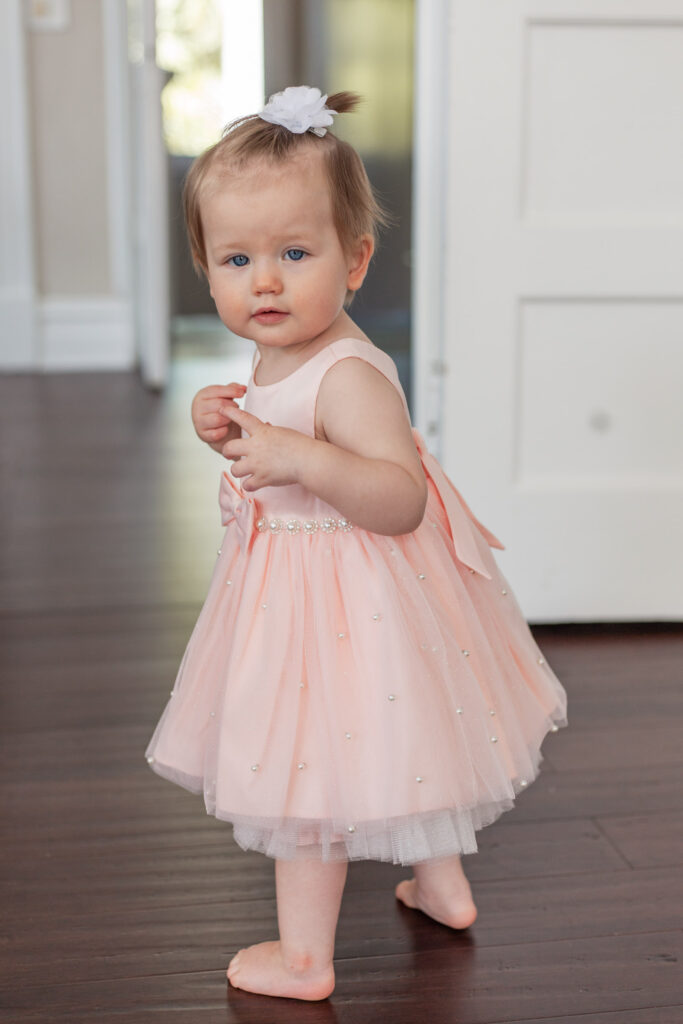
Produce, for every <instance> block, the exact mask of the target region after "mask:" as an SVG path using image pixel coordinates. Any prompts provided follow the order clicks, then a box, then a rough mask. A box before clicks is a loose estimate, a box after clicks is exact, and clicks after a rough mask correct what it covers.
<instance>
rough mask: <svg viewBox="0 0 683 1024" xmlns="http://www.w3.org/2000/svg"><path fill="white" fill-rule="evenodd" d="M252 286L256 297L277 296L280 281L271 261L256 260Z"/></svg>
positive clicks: (280, 288)
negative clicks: (264, 295)
mask: <svg viewBox="0 0 683 1024" xmlns="http://www.w3.org/2000/svg"><path fill="white" fill-rule="evenodd" d="M252 286H253V289H254V291H255V292H256V294H257V295H262V294H269V295H279V294H280V292H281V291H282V280H281V278H280V274H279V272H278V269H277V265H276V263H275V262H274V261H273V260H258V261H257V262H256V264H255V266H254V273H253V277H252Z"/></svg>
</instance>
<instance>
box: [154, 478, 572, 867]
mask: <svg viewBox="0 0 683 1024" xmlns="http://www.w3.org/2000/svg"><path fill="white" fill-rule="evenodd" d="M434 472H435V471H434ZM428 483H429V500H428V505H427V512H426V515H425V518H424V520H423V522H422V524H421V525H420V527H419V528H418V529H417V530H416V531H415V532H413V533H410V534H405V535H401V536H398V537H385V536H381V535H378V534H374V533H369V532H367V531H365V530H362V529H359V528H357V527H355V528H353V529H352V530H351V531H348V532H346V531H342V530H336V531H334V532H332V533H326V532H324V531H322V530H319V531H317V532H315V533H313V534H312V535H307V534H304V533H301V532H300V533H298V534H296V535H288V534H287V533H286V532H284V533H277V534H273V533H271V532H270V531H266V532H264V533H257V532H253V533H252V534H251V535H250V536H249V538H248V543H240V537H239V536H238V531H237V530H236V529H235V523H234V522H233V523H231V524H230V525H228V527H227V529H226V534H225V538H224V541H223V545H222V549H221V552H220V554H219V556H218V559H217V562H216V565H215V568H214V571H213V576H212V579H211V583H210V587H209V592H208V595H207V598H206V601H205V603H204V606H203V608H202V611H201V613H200V615H199V618H198V620H197V623H196V625H195V628H194V631H193V633H192V635H191V637H190V640H189V643H188V645H187V648H186V650H185V654H184V656H183V659H182V662H181V664H180V668H179V670H178V675H177V678H176V681H175V685H174V687H173V691H172V695H171V697H170V699H169V701H168V704H167V706H166V708H165V710H164V712H163V714H162V716H161V719H160V721H159V723H158V725H157V727H156V730H155V732H154V735H153V736H152V739H151V741H150V743H149V746H148V748H147V751H146V756H147V760H148V762H149V763H150V766H151V767H152V768H153V769H154V771H156V772H158V773H159V774H160V775H162V776H164V777H166V778H167V779H170V780H172V781H173V782H176V783H178V784H179V785H181V786H184V787H185V788H186V789H189V790H191V791H192V792H196V793H201V794H203V796H204V801H205V805H206V810H207V812H208V813H209V814H213V815H215V816H216V817H217V818H220V819H223V820H226V821H229V822H232V824H233V832H234V837H235V840H236V841H237V843H238V844H239V845H240V846H241V847H243V848H244V849H253V850H259V851H261V852H262V853H264V854H267V855H268V856H270V857H275V858H281V859H293V858H300V857H303V858H316V859H319V860H320V859H321V860H324V861H327V860H333V859H339V858H343V859H348V860H354V859H371V860H381V861H390V862H393V863H398V864H413V863H416V862H420V861H424V860H429V859H432V858H440V857H446V856H450V855H452V854H468V853H473V852H475V851H476V850H477V841H476V832H477V830H479V829H481V828H482V827H484V826H486V825H489V824H491V823H492V822H493V821H495V820H496V819H497V818H498V817H499V816H500V815H501V814H502V813H503V812H504V811H507V810H510V809H511V808H512V807H513V805H514V801H515V797H516V796H517V794H518V793H519V792H521V791H522V790H523V789H525V788H526V787H528V786H529V785H530V784H531V783H532V782H533V780H534V779H535V778H536V776H537V774H538V772H539V767H540V763H541V761H542V755H541V744H542V742H543V739H544V737H545V736H546V735H547V733H548V732H549V731H557V729H558V728H559V727H562V726H565V725H567V718H566V706H567V698H566V693H565V691H564V689H563V687H562V685H561V683H560V682H559V680H558V679H557V678H556V676H555V674H554V673H553V671H552V669H551V668H550V666H549V665H548V663H547V661H546V660H545V658H544V656H543V654H542V652H541V651H540V649H539V648H538V646H537V645H536V643H535V641H534V639H533V637H532V635H531V632H530V630H529V628H528V625H527V623H526V621H525V619H524V616H523V614H522V611H521V609H520V607H519V605H518V603H517V601H516V599H515V596H514V594H513V592H512V590H511V588H510V586H509V585H508V583H507V581H506V580H505V578H504V577H503V575H502V573H501V572H500V570H499V568H498V566H497V563H496V561H495V559H494V557H493V555H492V552H491V551H490V544H494V545H495V546H499V547H502V545H501V544H500V542H497V541H496V540H495V538H493V537H492V535H490V534H488V531H486V530H485V528H484V527H482V526H481V524H478V523H477V521H476V520H475V519H474V517H473V516H472V514H471V513H470V512H469V509H467V506H466V505H465V504H464V502H462V501H461V504H460V506H459V509H460V513H462V514H464V510H465V509H466V510H467V514H468V516H469V519H468V523H469V524H470V529H471V534H470V537H469V539H468V542H469V544H470V550H471V551H472V552H473V553H474V554H476V555H477V558H476V559H475V558H472V557H470V558H469V561H470V563H472V564H476V565H478V566H479V567H480V568H479V569H478V570H476V569H474V568H472V564H467V562H466V561H463V560H462V559H461V558H459V557H458V556H457V554H456V548H455V546H454V541H453V517H452V516H451V517H450V519H449V515H448V513H447V511H446V509H445V507H444V502H443V500H442V496H441V495H440V493H439V489H438V488H437V486H436V485H435V483H434V480H433V479H432V478H431V477H429V479H428ZM455 493H456V494H457V492H455ZM450 501H451V502H452V501H453V495H452V494H451V495H450ZM472 523H476V527H478V528H476V527H474V526H472ZM472 545H474V546H475V547H476V552H474V549H473V548H472ZM487 576H488V577H489V578H487Z"/></svg>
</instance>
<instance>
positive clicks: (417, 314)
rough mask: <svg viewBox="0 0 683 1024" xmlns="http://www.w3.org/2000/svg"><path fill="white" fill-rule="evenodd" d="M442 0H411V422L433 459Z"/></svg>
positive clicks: (442, 162)
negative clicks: (413, 94) (412, 26)
mask: <svg viewBox="0 0 683 1024" xmlns="http://www.w3.org/2000/svg"><path fill="white" fill-rule="evenodd" d="M449 28H450V3H449V0H416V2H415V58H414V82H415V86H414V88H415V100H414V107H413V110H414V121H413V124H414V129H413V221H412V222H413V244H412V259H411V263H412V378H413V388H412V391H413V411H414V415H413V421H414V425H415V426H416V427H417V429H418V430H419V431H420V433H421V434H422V435H423V436H424V439H425V441H426V443H427V445H428V447H429V449H430V451H432V452H433V454H434V455H436V457H437V458H440V457H441V456H442V451H441V427H442V419H443V415H442V403H443V376H444V373H445V360H444V334H445V331H444V322H443V314H444V302H443V297H444V295H443V293H444V281H445V273H444V266H445V252H446V246H445V227H446V220H447V218H446V211H445V208H444V203H445V199H446V197H447V195H448V190H447V188H446V182H447V177H446V160H447V152H448V146H447V143H448V136H447V127H448V122H447V120H446V98H447V96H448V41H449V36H450V32H449Z"/></svg>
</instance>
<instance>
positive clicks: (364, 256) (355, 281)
mask: <svg viewBox="0 0 683 1024" xmlns="http://www.w3.org/2000/svg"><path fill="white" fill-rule="evenodd" d="M374 251H375V243H374V242H373V240H372V235H361V237H360V239H359V241H358V244H357V245H356V250H355V252H354V253H353V255H352V256H351V257H350V259H349V272H348V275H347V278H346V287H347V289H348V290H349V291H351V292H356V291H358V289H359V288H360V286H361V285H362V283H363V281H364V280H365V275H366V274H367V272H368V267H369V266H370V260H371V259H372V254H373V252H374Z"/></svg>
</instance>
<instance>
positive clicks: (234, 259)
mask: <svg viewBox="0 0 683 1024" xmlns="http://www.w3.org/2000/svg"><path fill="white" fill-rule="evenodd" d="M248 262H249V257H248V256H242V255H239V256H231V257H230V258H229V259H228V263H231V264H232V265H233V267H246V265H247V263H248Z"/></svg>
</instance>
